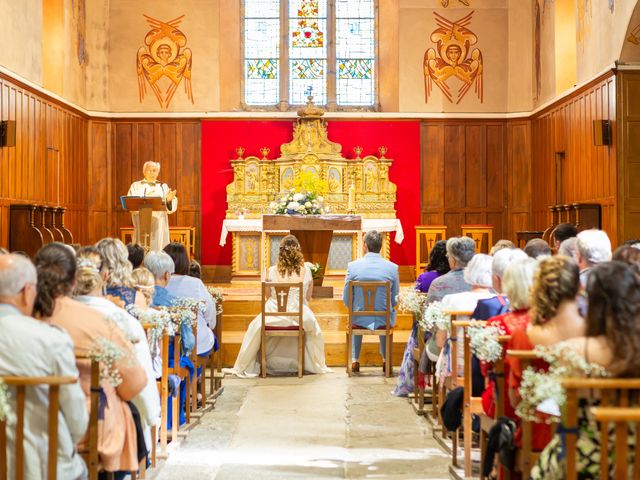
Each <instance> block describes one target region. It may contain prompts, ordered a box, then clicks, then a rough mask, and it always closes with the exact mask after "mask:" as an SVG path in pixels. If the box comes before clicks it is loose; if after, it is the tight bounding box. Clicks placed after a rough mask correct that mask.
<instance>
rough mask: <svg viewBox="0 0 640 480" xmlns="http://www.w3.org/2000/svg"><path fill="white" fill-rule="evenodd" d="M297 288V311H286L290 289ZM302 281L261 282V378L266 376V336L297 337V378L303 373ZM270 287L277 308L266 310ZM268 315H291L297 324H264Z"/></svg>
mask: <svg viewBox="0 0 640 480" xmlns="http://www.w3.org/2000/svg"><path fill="white" fill-rule="evenodd" d="M292 288H297V289H298V305H299V308H298V311H296V312H288V311H287V304H288V301H289V295H290V294H291V289H292ZM302 288H303V287H302V282H298V283H278V282H262V312H261V313H262V315H261V317H262V328H261V329H260V374H261V375H262V378H265V377H266V376H267V337H298V378H302V375H303V373H304V338H305V337H304V325H303V323H302V311H303V290H302ZM271 289H273V290H274V291H275V300H276V305H277V310H276V311H275V312H267V311H266V309H265V305H266V302H267V300H269V298H270V297H271ZM267 316H269V317H292V318H294V319H295V318H297V321H298V324H297V325H290V326H286V327H278V326H271V325H267V324H266V318H267Z"/></svg>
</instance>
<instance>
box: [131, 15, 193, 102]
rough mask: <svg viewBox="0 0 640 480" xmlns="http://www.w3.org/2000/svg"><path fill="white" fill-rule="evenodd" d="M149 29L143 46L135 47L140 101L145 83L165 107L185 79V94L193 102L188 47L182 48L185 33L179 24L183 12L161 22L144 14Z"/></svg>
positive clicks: (184, 43)
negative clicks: (136, 49)
mask: <svg viewBox="0 0 640 480" xmlns="http://www.w3.org/2000/svg"><path fill="white" fill-rule="evenodd" d="M144 17H145V18H146V19H147V23H149V25H150V26H151V30H149V32H148V33H147V35H146V36H145V38H144V44H145V46H144V47H140V49H138V54H137V57H136V69H137V74H138V91H139V94H140V102H142V100H143V99H144V96H145V93H146V83H149V86H150V87H151V90H152V91H153V93H154V95H155V96H156V98H157V99H158V103H159V104H160V107H161V108H168V107H169V103H171V99H172V98H173V94H174V93H175V92H176V89H177V88H178V85H180V82H182V80H184V90H185V93H186V95H187V98H188V99H189V100H191V103H193V92H192V89H191V62H192V59H191V57H192V55H191V49H189V48H185V45H186V44H187V37H186V35H185V34H184V33H182V32H181V31H180V30H179V29H178V26H179V25H180V23H182V19H183V18H184V15H181V16H179V17H178V18H174V19H173V20H169V21H168V22H162V21H160V20H156V19H155V18H151V17H149V16H148V15H144Z"/></svg>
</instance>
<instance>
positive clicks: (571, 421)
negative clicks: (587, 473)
mask: <svg viewBox="0 0 640 480" xmlns="http://www.w3.org/2000/svg"><path fill="white" fill-rule="evenodd" d="M561 383H562V386H563V387H564V388H565V390H566V392H567V404H566V408H565V409H564V410H565V415H564V416H563V422H564V427H565V431H566V432H567V433H565V442H566V452H567V460H566V462H567V463H566V465H567V469H566V479H567V480H576V479H577V478H578V474H577V468H576V467H577V458H578V452H577V441H578V433H577V432H578V398H579V393H580V392H589V393H590V396H591V397H593V398H598V399H599V401H600V406H601V407H603V408H605V409H606V408H608V407H622V408H628V407H630V406H632V405H637V401H638V395H639V394H640V378H568V379H564V380H562V381H561ZM605 413H606V410H605ZM602 418H604V417H602ZM625 420H626V419H625ZM625 427H626V425H625ZM620 430H623V429H622V428H620ZM618 433H620V434H621V437H620V438H618V437H617V434H618ZM608 436H609V432H608V424H607V423H606V421H603V423H602V425H601V429H600V444H601V446H602V445H605V446H606V445H607V442H608ZM622 442H624V447H623V448H624V449H625V450H627V448H628V447H627V445H626V442H627V439H626V435H625V436H624V437H623V436H622V432H621V431H618V430H617V431H616V444H618V443H620V444H621V445H622ZM601 448H604V447H601ZM636 452H638V447H637V444H636ZM639 458H640V457H638V456H637V455H636V457H635V459H636V460H638V459H639ZM608 461H609V457H608V455H600V478H609V473H608V471H609V465H608ZM626 462H627V456H626V455H622V456H621V457H620V458H619V457H617V456H616V470H617V471H618V472H619V473H618V472H617V473H616V478H627V476H626V470H627V469H626V466H625V464H626ZM635 468H636V473H637V468H638V462H637V461H636V467H635ZM603 475H604V476H603ZM619 475H621V476H619ZM634 478H638V477H634Z"/></svg>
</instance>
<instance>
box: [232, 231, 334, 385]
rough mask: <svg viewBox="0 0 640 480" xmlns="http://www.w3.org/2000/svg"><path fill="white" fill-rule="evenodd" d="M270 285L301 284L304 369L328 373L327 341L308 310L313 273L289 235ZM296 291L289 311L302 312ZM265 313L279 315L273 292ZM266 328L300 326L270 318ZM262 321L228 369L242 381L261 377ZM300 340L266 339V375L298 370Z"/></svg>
mask: <svg viewBox="0 0 640 480" xmlns="http://www.w3.org/2000/svg"><path fill="white" fill-rule="evenodd" d="M266 281H267V282H278V283H298V282H302V291H303V294H302V297H303V304H302V322H303V328H304V331H305V365H304V369H305V371H306V372H309V373H326V372H328V371H330V370H329V369H328V368H327V365H326V362H325V358H324V339H323V338H322V331H321V330H320V325H318V321H317V320H316V316H315V315H314V314H313V312H312V311H311V309H310V308H309V305H308V302H309V300H310V299H311V291H312V289H313V278H312V276H311V270H310V269H309V267H308V266H306V265H305V263H304V258H303V256H302V251H301V250H300V244H299V243H298V239H297V238H296V237H294V236H293V235H287V236H286V237H284V238H283V239H282V241H281V242H280V249H279V253H278V263H277V264H276V265H274V266H272V267H271V268H269V271H268V272H267V275H266ZM297 290H298V289H297V288H292V289H291V290H290V291H289V298H288V301H287V311H288V312H296V311H299V309H300V307H301V306H300V305H299V300H298V298H299V292H298V291H297ZM265 311H267V312H277V311H278V306H277V302H276V296H275V291H274V290H273V289H272V290H271V297H270V298H269V300H267V302H266V303H265ZM265 323H266V325H269V326H277V327H289V326H297V322H296V321H295V319H294V317H286V316H283V317H274V316H269V317H267V318H266V321H265ZM261 328H262V318H261V315H258V316H257V317H256V318H254V319H253V321H252V322H251V323H250V324H249V328H248V329H247V333H246V334H245V336H244V338H243V340H242V346H241V347H240V353H238V358H237V359H236V363H235V364H234V366H233V368H232V369H225V370H224V371H226V372H227V373H232V374H234V375H237V376H239V377H255V376H257V375H258V374H259V373H260V361H259V358H258V351H259V350H260V329H261ZM297 342H298V339H297V338H295V337H271V338H268V339H267V371H268V372H269V373H290V372H295V371H297V369H298V348H297V345H298V344H297Z"/></svg>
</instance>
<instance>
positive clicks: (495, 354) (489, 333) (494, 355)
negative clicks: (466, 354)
mask: <svg viewBox="0 0 640 480" xmlns="http://www.w3.org/2000/svg"><path fill="white" fill-rule="evenodd" d="M467 335H469V346H470V347H471V353H473V354H474V355H475V356H476V357H477V358H478V360H482V361H485V362H489V363H493V362H495V361H497V360H499V359H500V357H502V345H501V344H500V341H499V340H498V339H499V337H500V336H501V335H504V330H502V328H500V327H498V326H495V325H489V326H485V322H478V321H474V322H472V323H471V325H470V326H469V327H468V328H467Z"/></svg>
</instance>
